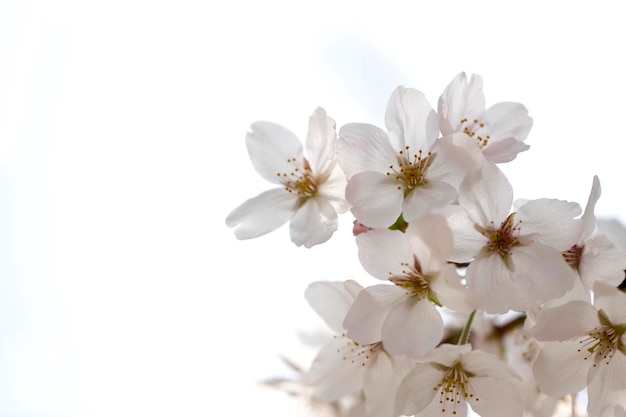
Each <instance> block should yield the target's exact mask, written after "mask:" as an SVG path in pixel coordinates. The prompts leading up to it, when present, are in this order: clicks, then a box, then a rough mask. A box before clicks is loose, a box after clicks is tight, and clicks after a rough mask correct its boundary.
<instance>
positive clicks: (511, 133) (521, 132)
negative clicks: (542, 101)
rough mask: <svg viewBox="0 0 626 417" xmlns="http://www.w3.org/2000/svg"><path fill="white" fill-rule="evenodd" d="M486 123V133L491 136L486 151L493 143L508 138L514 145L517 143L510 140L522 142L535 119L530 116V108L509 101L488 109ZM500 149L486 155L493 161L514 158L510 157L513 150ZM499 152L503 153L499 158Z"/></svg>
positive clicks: (485, 117) (504, 160) (524, 148)
mask: <svg viewBox="0 0 626 417" xmlns="http://www.w3.org/2000/svg"><path fill="white" fill-rule="evenodd" d="M484 123H485V133H484V135H489V136H490V139H489V145H487V147H486V148H485V151H487V150H489V148H490V147H491V146H492V145H494V144H496V143H498V142H500V141H504V140H506V141H507V142H509V143H510V145H513V146H515V144H514V143H512V142H510V140H511V139H513V140H515V141H518V142H520V143H521V142H522V141H524V139H526V137H527V136H528V132H529V131H530V128H531V127H532V125H533V119H532V118H531V117H530V116H528V110H527V109H526V107H524V105H522V104H519V103H509V102H507V103H498V104H495V105H493V106H491V107H490V108H489V109H487V111H486V112H485V116H484ZM518 149H523V150H526V149H528V146H527V145H526V146H521V147H519V148H518ZM499 151H500V152H497V153H496V152H493V153H491V155H489V156H487V155H486V156H487V157H488V159H490V160H491V161H493V162H508V161H510V160H511V159H512V158H510V154H511V153H512V152H506V151H505V149H504V148H501V149H499ZM498 154H501V155H502V157H501V158H498V157H497V155H498ZM507 154H508V155H507ZM492 158H493V159H492ZM513 158H515V156H513Z"/></svg>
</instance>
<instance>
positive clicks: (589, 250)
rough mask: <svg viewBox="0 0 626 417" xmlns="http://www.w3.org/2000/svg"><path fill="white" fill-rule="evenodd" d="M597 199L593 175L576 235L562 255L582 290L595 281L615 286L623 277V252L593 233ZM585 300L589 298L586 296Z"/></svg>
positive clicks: (597, 186) (625, 258)
mask: <svg viewBox="0 0 626 417" xmlns="http://www.w3.org/2000/svg"><path fill="white" fill-rule="evenodd" d="M599 198H600V180H599V179H598V177H597V176H594V177H593V185H592V187H591V192H590V193H589V200H588V201H587V206H586V208H585V212H584V213H583V215H582V217H581V218H580V219H579V220H578V221H579V222H581V223H582V224H583V227H582V229H581V233H580V235H579V236H578V237H577V239H576V240H575V241H574V242H573V244H572V246H571V247H570V248H569V249H568V250H567V251H565V252H563V257H564V258H565V260H566V261H567V263H568V264H569V265H570V266H571V267H572V268H573V269H574V270H575V271H576V272H578V275H579V277H580V280H581V282H582V284H583V286H584V288H585V290H586V291H588V290H591V289H592V288H593V285H594V283H595V282H596V281H604V282H606V283H608V284H610V285H611V286H614V287H617V286H618V285H619V284H620V283H621V282H622V280H623V279H624V270H625V269H626V255H625V254H624V253H623V252H622V251H620V250H619V249H618V248H617V247H615V245H614V244H613V243H612V242H611V241H610V240H609V238H608V237H606V236H605V235H602V234H599V235H594V232H595V230H596V216H595V214H594V210H595V206H596V202H597V201H598V199H599ZM585 299H587V300H589V299H588V297H586V298H585Z"/></svg>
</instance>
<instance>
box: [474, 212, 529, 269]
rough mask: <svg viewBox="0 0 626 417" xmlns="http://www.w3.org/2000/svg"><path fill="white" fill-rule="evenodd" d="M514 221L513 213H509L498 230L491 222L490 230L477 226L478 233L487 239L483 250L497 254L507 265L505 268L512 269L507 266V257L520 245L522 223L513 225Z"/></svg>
mask: <svg viewBox="0 0 626 417" xmlns="http://www.w3.org/2000/svg"><path fill="white" fill-rule="evenodd" d="M514 220H515V213H511V214H509V216H508V217H507V218H506V220H504V221H503V222H502V223H500V226H499V227H498V229H496V228H495V225H493V222H491V224H492V228H482V227H478V226H477V229H478V231H479V232H480V233H481V234H482V235H483V236H485V237H486V238H487V239H488V240H487V245H486V246H485V250H486V251H488V252H496V253H497V254H499V255H500V257H501V258H502V260H503V261H504V262H505V263H506V264H507V267H512V266H511V265H509V257H510V256H511V255H512V254H513V252H512V250H511V249H512V248H514V247H515V246H520V245H521V243H520V241H519V240H518V236H519V233H520V230H521V227H520V225H521V224H522V221H521V220H520V221H518V222H517V223H515V222H514Z"/></svg>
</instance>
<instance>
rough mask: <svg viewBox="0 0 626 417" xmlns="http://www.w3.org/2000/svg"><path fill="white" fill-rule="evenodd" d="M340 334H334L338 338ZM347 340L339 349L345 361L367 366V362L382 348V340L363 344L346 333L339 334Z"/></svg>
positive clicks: (338, 351)
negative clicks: (348, 336)
mask: <svg viewBox="0 0 626 417" xmlns="http://www.w3.org/2000/svg"><path fill="white" fill-rule="evenodd" d="M337 337H338V336H334V338H335V339H336V338H337ZM339 337H341V338H344V339H345V340H346V342H345V344H344V345H343V346H342V347H340V348H338V349H337V353H338V354H340V355H341V359H342V360H344V361H350V363H352V364H355V365H358V366H365V365H366V364H367V362H368V361H369V360H370V359H371V358H372V357H373V356H374V355H375V354H376V353H378V351H380V350H381V349H382V346H383V345H382V342H376V343H372V344H370V345H361V344H359V343H357V342H355V341H353V340H350V339H348V338H347V337H346V335H345V334H342V335H341V336H339Z"/></svg>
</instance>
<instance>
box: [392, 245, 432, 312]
mask: <svg viewBox="0 0 626 417" xmlns="http://www.w3.org/2000/svg"><path fill="white" fill-rule="evenodd" d="M413 258H414V261H413V265H410V264H409V263H408V262H403V263H402V264H401V265H402V274H403V275H393V274H392V273H391V272H389V281H391V282H393V283H394V284H396V285H397V286H398V287H401V288H404V289H405V290H407V294H408V295H410V296H412V297H417V298H418V300H421V299H423V298H429V299H430V300H431V301H433V302H434V303H436V304H438V305H440V304H439V302H438V301H437V300H436V299H435V297H434V293H433V292H431V290H430V280H431V277H430V276H428V275H424V273H423V272H422V267H421V265H420V263H419V260H418V259H417V258H416V257H413Z"/></svg>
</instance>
